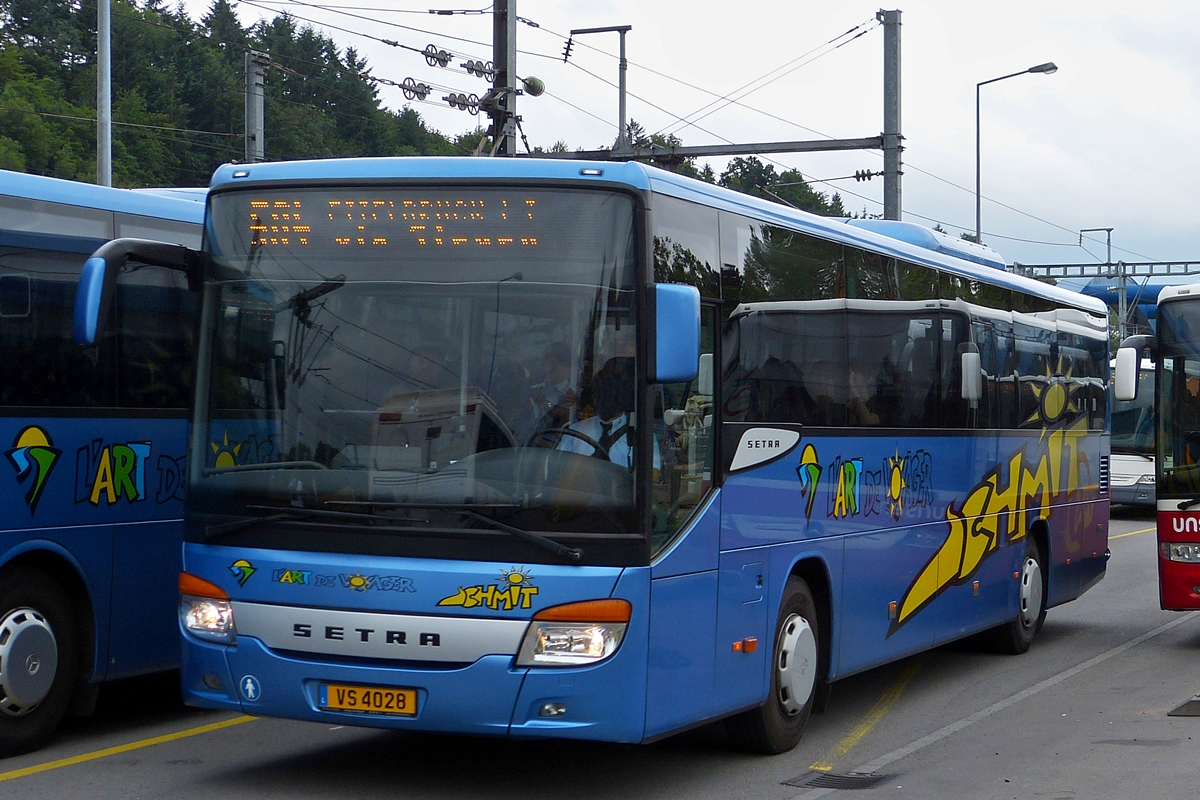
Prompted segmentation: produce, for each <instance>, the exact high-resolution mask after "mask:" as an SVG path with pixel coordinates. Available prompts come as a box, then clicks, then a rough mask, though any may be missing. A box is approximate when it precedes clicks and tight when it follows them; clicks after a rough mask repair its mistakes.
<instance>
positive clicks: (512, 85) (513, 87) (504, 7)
mask: <svg viewBox="0 0 1200 800" xmlns="http://www.w3.org/2000/svg"><path fill="white" fill-rule="evenodd" d="M516 6H517V0H495V2H494V3H493V4H492V65H493V66H494V67H495V69H496V73H495V75H494V76H493V77H492V89H491V91H490V92H488V93H487V94H486V95H485V96H484V97H483V99H482V100H481V101H480V104H479V105H480V107H481V108H483V109H484V110H485V111H487V114H488V116H489V117H491V119H492V127H491V128H490V129H489V130H488V135H489V136H490V137H491V138H492V155H494V156H515V155H516V154H517V121H518V117H517V81H516V77H517V7H516Z"/></svg>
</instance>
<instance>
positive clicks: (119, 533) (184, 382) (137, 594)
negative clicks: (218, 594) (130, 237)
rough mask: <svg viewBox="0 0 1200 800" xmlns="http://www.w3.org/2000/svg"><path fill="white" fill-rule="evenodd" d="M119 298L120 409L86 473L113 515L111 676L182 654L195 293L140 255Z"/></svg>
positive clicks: (100, 505)
mask: <svg viewBox="0 0 1200 800" xmlns="http://www.w3.org/2000/svg"><path fill="white" fill-rule="evenodd" d="M113 299H114V312H115V322H116V324H115V325H114V326H113V331H112V333H111V334H110V335H111V336H113V337H115V342H113V344H115V346H116V359H115V360H116V378H117V381H116V383H117V385H116V389H117V391H116V405H117V407H118V409H119V410H118V413H119V414H120V418H118V419H114V420H112V421H111V422H112V424H111V425H109V426H108V429H107V430H106V432H105V439H104V440H100V441H94V442H93V444H92V447H91V448H90V450H89V452H88V453H87V458H86V460H87V461H88V464H89V468H88V469H86V470H85V478H84V479H85V481H90V482H91V483H90V486H91V492H90V494H89V495H88V498H89V501H90V502H91V503H92V504H93V505H95V506H96V507H97V511H98V512H100V513H103V514H104V515H105V516H106V517H107V518H108V519H111V520H112V521H113V587H112V608H113V611H112V620H111V624H110V627H109V648H110V653H109V665H108V677H109V678H119V677H122V676H125V675H136V674H139V673H144V672H150V671H155V670H162V669H170V668H172V667H174V666H176V665H178V663H179V631H178V623H177V620H176V616H177V610H176V609H177V604H178V589H177V585H178V579H179V570H180V569H181V564H182V558H183V556H182V550H183V521H182V518H183V490H184V472H185V466H184V464H185V459H184V453H185V450H186V444H187V411H186V409H187V407H188V406H189V404H190V402H191V397H192V381H191V376H192V353H193V351H194V349H195V348H194V344H193V342H192V336H193V327H194V321H195V302H196V300H195V296H194V294H193V293H192V292H190V291H189V290H188V288H187V279H186V277H185V276H184V275H183V274H182V273H180V272H176V271H174V270H169V269H164V268H160V267H147V266H145V265H143V264H136V263H130V264H127V265H126V266H125V267H124V268H122V271H121V273H120V275H119V277H118V281H117V290H116V293H115V296H114V298H113ZM81 458H83V456H82V455H81Z"/></svg>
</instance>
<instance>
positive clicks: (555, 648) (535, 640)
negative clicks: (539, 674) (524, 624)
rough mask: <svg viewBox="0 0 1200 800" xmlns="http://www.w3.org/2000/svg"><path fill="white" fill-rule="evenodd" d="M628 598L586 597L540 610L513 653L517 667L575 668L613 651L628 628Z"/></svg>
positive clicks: (629, 606) (596, 660) (597, 660)
mask: <svg viewBox="0 0 1200 800" xmlns="http://www.w3.org/2000/svg"><path fill="white" fill-rule="evenodd" d="M631 612H632V606H631V605H630V603H629V601H628V600H588V601H585V602H582V603H568V604H566V605H562V606H552V607H551V608H546V609H542V610H541V611H539V612H538V613H537V614H535V615H534V617H533V621H532V622H531V623H530V624H529V629H528V630H527V631H525V639H524V641H522V642H521V649H520V651H518V653H517V666H520V667H539V666H540V667H576V666H587V665H590V664H595V663H597V662H599V661H603V660H604V659H606V658H608V657H609V656H611V655H612V654H613V653H615V652H617V648H619V647H620V646H621V641H622V640H623V639H624V638H625V630H626V629H627V628H628V627H629V616H630V613H631Z"/></svg>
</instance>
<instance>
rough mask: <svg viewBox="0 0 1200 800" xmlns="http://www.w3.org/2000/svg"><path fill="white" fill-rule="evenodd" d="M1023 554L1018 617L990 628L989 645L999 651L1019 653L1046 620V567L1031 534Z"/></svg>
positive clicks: (1027, 646)
mask: <svg viewBox="0 0 1200 800" xmlns="http://www.w3.org/2000/svg"><path fill="white" fill-rule="evenodd" d="M1025 538H1026V544H1025V558H1024V559H1022V561H1021V578H1020V580H1021V586H1020V595H1021V597H1020V602H1019V607H1018V609H1017V617H1016V619H1013V620H1011V621H1009V622H1006V623H1004V624H1003V625H999V626H997V627H995V628H992V629H991V630H990V631H988V633H989V637H988V638H989V639H990V643H991V645H992V648H993V649H994V650H995V651H996V652H999V653H1005V654H1007V655H1014V656H1018V655H1020V654H1021V653H1024V652H1025V651H1026V650H1028V649H1029V646H1030V645H1031V644H1033V637H1035V636H1036V635H1037V632H1038V631H1040V630H1041V629H1042V623H1043V622H1044V621H1045V620H1046V575H1045V573H1046V570H1045V567H1044V564H1045V561H1044V560H1043V559H1042V551H1041V548H1040V547H1038V543H1037V541H1036V540H1034V538H1033V537H1032V536H1026V537H1025Z"/></svg>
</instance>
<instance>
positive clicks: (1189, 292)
mask: <svg viewBox="0 0 1200 800" xmlns="http://www.w3.org/2000/svg"><path fill="white" fill-rule="evenodd" d="M1180 297H1192V298H1200V283H1185V284H1182V285H1180V286H1164V287H1163V288H1162V291H1160V292H1159V293H1158V302H1159V303H1160V304H1161V303H1164V302H1166V301H1167V300H1176V299H1178V298H1180Z"/></svg>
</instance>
